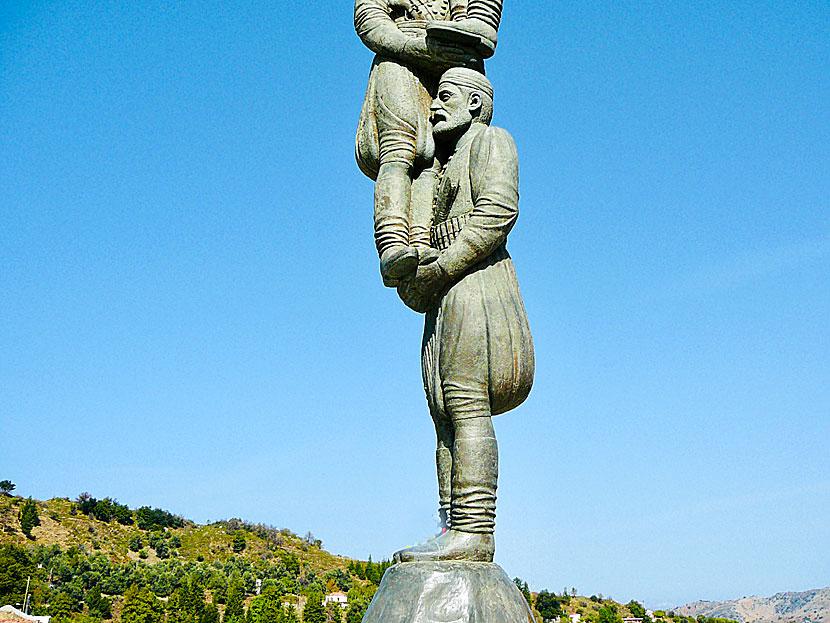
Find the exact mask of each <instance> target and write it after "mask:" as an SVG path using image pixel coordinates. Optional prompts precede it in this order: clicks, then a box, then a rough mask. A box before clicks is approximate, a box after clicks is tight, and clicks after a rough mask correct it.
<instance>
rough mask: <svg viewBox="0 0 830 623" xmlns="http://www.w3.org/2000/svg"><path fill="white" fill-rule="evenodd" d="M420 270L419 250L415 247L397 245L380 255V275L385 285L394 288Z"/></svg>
mask: <svg viewBox="0 0 830 623" xmlns="http://www.w3.org/2000/svg"><path fill="white" fill-rule="evenodd" d="M417 268H418V249H416V248H415V247H410V246H408V245H407V246H404V245H395V246H393V247H387V248H386V249H384V250H383V251H381V253H380V275H381V277H382V278H383V285H385V286H386V287H388V288H393V287H395V286H397V285H398V282H399V281H400V280H401V279H403V278H404V277H407V276H409V275H411V274H412V273H414V272H415V270H416V269H417Z"/></svg>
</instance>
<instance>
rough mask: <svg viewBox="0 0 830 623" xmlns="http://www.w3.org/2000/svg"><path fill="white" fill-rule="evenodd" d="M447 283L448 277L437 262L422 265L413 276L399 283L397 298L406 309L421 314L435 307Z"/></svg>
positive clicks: (448, 281)
mask: <svg viewBox="0 0 830 623" xmlns="http://www.w3.org/2000/svg"><path fill="white" fill-rule="evenodd" d="M449 283H450V277H449V275H447V273H445V272H444V269H443V268H441V265H440V264H438V262H431V263H429V264H422V265H421V266H418V270H417V272H416V273H415V275H413V276H412V277H410V278H409V279H406V280H404V281H403V282H401V284H400V285H399V286H398V296H399V297H400V298H401V300H402V301H403V302H404V304H405V305H406V306H407V307H409V308H410V309H412V310H414V311H416V312H418V313H419V314H423V313H425V312H427V311H429V310H430V309H432V307H434V306H435V304H436V303H437V302H438V298H439V297H440V295H441V293H442V291H443V290H444V288H446V287H447V286H448V285H449Z"/></svg>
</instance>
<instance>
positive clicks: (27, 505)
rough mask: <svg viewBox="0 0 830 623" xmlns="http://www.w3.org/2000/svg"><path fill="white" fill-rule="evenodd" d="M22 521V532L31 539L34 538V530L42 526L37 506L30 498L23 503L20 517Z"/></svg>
mask: <svg viewBox="0 0 830 623" xmlns="http://www.w3.org/2000/svg"><path fill="white" fill-rule="evenodd" d="M18 519H19V520H20V530H21V531H22V532H23V534H25V535H26V536H27V537H29V538H30V539H31V538H33V537H32V528H34V527H35V526H39V525H40V517H39V516H38V514H37V504H35V502H34V501H33V500H32V498H29V499H28V500H26V501H25V502H24V503H23V508H21V509H20V514H19V515H18Z"/></svg>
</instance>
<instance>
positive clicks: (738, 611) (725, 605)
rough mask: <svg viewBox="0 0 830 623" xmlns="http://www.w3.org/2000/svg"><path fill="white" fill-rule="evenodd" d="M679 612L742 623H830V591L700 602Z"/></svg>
mask: <svg viewBox="0 0 830 623" xmlns="http://www.w3.org/2000/svg"><path fill="white" fill-rule="evenodd" d="M677 612H679V613H681V614H684V615H686V616H691V617H697V616H700V615H703V616H706V617H728V618H731V619H736V620H738V621H741V623H756V622H757V623H789V622H793V623H796V622H797V623H802V622H803V623H826V622H827V621H830V588H818V589H814V590H809V591H803V592H787V593H777V594H775V595H773V596H772V597H743V598H741V599H733V600H732V601H696V602H694V603H690V604H686V605H685V606H682V607H680V608H678V609H677Z"/></svg>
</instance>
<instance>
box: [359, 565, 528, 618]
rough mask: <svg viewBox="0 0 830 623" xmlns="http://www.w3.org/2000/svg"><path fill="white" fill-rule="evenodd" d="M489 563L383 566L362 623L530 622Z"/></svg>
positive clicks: (510, 585)
mask: <svg viewBox="0 0 830 623" xmlns="http://www.w3.org/2000/svg"><path fill="white" fill-rule="evenodd" d="M535 621H536V620H535V619H534V617H533V613H532V612H531V610H530V607H529V606H528V605H527V602H526V601H525V598H524V597H523V596H522V594H521V592H519V589H518V588H517V587H516V585H515V584H514V583H513V582H512V581H511V580H510V578H508V577H507V574H506V573H505V572H504V570H503V569H502V568H501V567H499V566H498V565H497V564H494V563H491V562H456V561H442V562H404V563H400V564H397V565H394V566H392V567H389V569H387V570H386V573H384V574H383V579H382V580H381V582H380V586H379V587H378V590H377V592H376V593H375V596H374V598H373V599H372V603H371V604H369V608H368V609H367V610H366V614H365V615H364V616H363V623H535Z"/></svg>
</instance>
